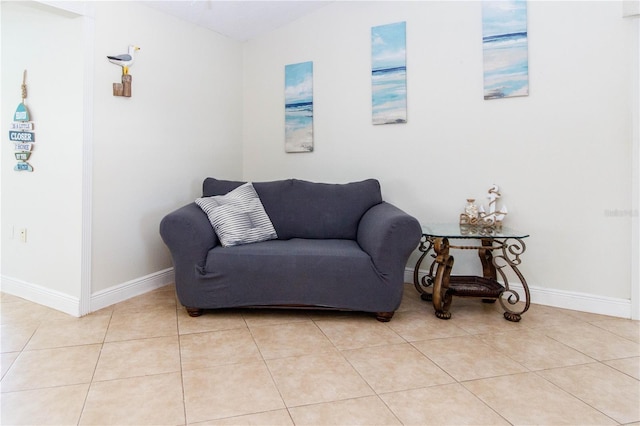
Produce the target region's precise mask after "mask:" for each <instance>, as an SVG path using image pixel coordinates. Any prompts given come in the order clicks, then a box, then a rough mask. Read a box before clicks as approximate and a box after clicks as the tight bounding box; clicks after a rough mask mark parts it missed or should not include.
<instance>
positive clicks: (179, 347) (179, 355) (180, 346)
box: [176, 302, 188, 425]
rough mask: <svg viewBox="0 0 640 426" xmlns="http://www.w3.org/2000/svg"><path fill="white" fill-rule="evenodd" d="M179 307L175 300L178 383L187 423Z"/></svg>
mask: <svg viewBox="0 0 640 426" xmlns="http://www.w3.org/2000/svg"><path fill="white" fill-rule="evenodd" d="M179 309H181V306H180V305H179V304H178V303H177V302H176V327H177V329H178V362H179V365H180V384H181V386H182V389H181V390H182V393H181V394H182V415H183V416H184V424H185V425H187V424H188V419H187V397H186V394H185V390H184V368H183V366H182V339H181V338H180V337H181V336H182V334H180V319H179V318H178V310H179Z"/></svg>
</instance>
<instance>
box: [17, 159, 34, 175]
mask: <svg viewBox="0 0 640 426" xmlns="http://www.w3.org/2000/svg"><path fill="white" fill-rule="evenodd" d="M13 170H15V171H16V172H32V171H33V167H32V166H31V164H29V163H27V162H25V161H21V162H19V163H18V164H16V165H15V167H14V168H13Z"/></svg>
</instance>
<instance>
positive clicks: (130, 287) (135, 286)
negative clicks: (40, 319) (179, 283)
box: [0, 268, 174, 317]
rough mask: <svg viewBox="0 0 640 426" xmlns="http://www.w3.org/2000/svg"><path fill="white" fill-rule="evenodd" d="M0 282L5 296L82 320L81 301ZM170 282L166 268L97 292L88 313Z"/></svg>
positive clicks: (36, 287) (35, 287) (38, 288)
mask: <svg viewBox="0 0 640 426" xmlns="http://www.w3.org/2000/svg"><path fill="white" fill-rule="evenodd" d="M1 278H2V283H1V287H0V290H1V291H2V292H4V293H7V294H11V295H13V296H17V297H21V298H23V299H26V300H29V301H31V302H35V303H37V304H39V305H44V306H47V307H49V308H52V309H56V310H58V311H62V312H64V313H66V314H69V315H72V316H74V317H79V316H81V315H80V299H79V298H77V297H73V296H69V295H68V294H64V293H60V292H58V291H55V290H51V289H48V288H46V287H42V286H40V285H37V284H32V283H28V282H25V281H22V280H18V279H15V278H11V277H6V276H2V277H1ZM173 281H174V274H173V268H168V269H165V270H163V271H159V272H155V273H153V274H149V275H146V276H144V277H141V278H136V279H134V280H131V281H127V282H126V283H122V284H118V285H115V286H113V287H110V288H108V289H105V290H101V291H98V292H96V293H94V294H92V295H91V301H90V306H91V310H90V311H91V312H95V311H97V310H100V309H102V308H106V307H107V306H111V305H113V304H115V303H119V302H123V301H125V300H127V299H130V298H132V297H135V296H139V295H141V294H144V293H147V292H150V291H152V290H155V289H157V288H160V287H163V286H165V285H168V284H171V283H172V282H173Z"/></svg>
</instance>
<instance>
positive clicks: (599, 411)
mask: <svg viewBox="0 0 640 426" xmlns="http://www.w3.org/2000/svg"><path fill="white" fill-rule="evenodd" d="M590 364H602V363H601V362H599V361H598V362H595V363H589V364H585V365H590ZM559 368H566V367H559ZM554 370H555V369H554ZM533 374H535V375H536V376H538V377H540V378H541V379H543V380H545V381H546V382H547V383H549V384H551V385H552V386H553V387H555V388H556V389H558V390H560V391H561V392H563V393H565V394H567V395H568V396H570V397H573V398H575V399H577V400H578V401H580V402H582V403H583V404H584V405H586V406H588V407H590V408H592V409H593V410H595V411H597V412H598V413H600V414H602V415H603V416H605V417H607V418H608V419H611V421H613V422H615V423H616V424H618V425H619V424H620V422H619V421H617V420H616V419H614V418H612V417H611V416H609V415H608V414H607V413H605V412H603V411H602V410H600V409H599V408H597V407H594V406H593V405H592V404H590V403H588V402H587V401H585V400H584V399H582V398H580V397H579V396H578V395H575V394H574V393H573V392H569V391H568V390H566V389H564V388H563V387H562V386H560V385H557V384H555V383H553V382H552V381H551V380H549V379H547V378H546V377H544V376H543V375H541V374H538V372H537V371H534V372H533ZM638 421H640V419H638Z"/></svg>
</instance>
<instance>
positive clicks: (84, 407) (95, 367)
mask: <svg viewBox="0 0 640 426" xmlns="http://www.w3.org/2000/svg"><path fill="white" fill-rule="evenodd" d="M112 319H113V311H111V312H109V322H108V324H107V326H106V327H105V330H104V335H103V336H102V343H101V345H100V353H98V357H97V359H96V365H95V366H94V368H93V373H92V374H91V380H90V381H89V386H88V387H87V393H86V394H85V396H84V400H83V401H82V407H81V408H80V415H79V416H78V421H77V422H76V424H77V425H80V422H81V421H82V415H83V414H84V410H85V409H86V408H87V401H88V400H89V392H91V387H92V386H93V383H94V379H95V377H96V371H97V370H98V365H99V364H100V358H101V357H102V351H103V350H104V344H105V340H106V339H107V333H108V332H109V326H110V325H111V320H112Z"/></svg>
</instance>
